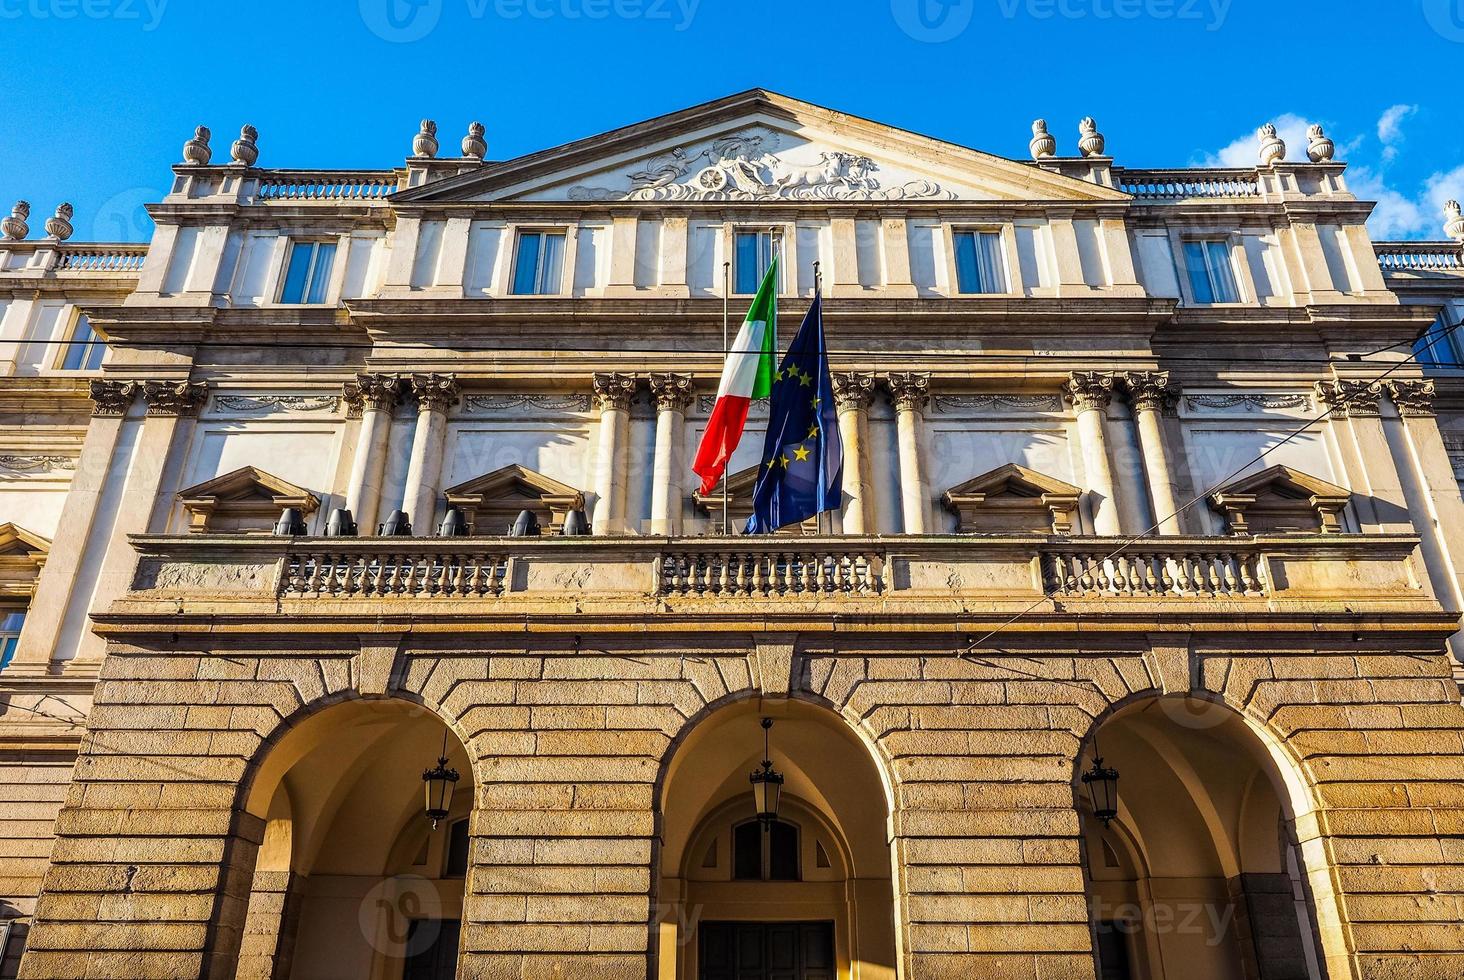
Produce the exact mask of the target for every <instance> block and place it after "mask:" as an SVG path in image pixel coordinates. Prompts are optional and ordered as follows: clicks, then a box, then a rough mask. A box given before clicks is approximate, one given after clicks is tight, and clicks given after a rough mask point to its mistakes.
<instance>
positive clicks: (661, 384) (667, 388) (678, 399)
mask: <svg viewBox="0 0 1464 980" xmlns="http://www.w3.org/2000/svg"><path fill="white" fill-rule="evenodd" d="M650 386H651V396H652V397H653V398H655V400H656V411H658V412H685V411H686V410H687V409H688V408H690V407H691V403H692V400H693V399H694V398H696V379H695V378H693V377H692V376H691V375H689V374H653V375H651V378H650ZM596 393H597V394H598V393H599V389H598V388H597V389H596ZM632 393H633V389H632ZM627 404H628V403H627Z"/></svg>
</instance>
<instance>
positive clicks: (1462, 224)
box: [1444, 201, 1464, 242]
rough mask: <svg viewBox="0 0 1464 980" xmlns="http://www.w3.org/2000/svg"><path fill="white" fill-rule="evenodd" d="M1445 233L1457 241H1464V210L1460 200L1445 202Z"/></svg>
mask: <svg viewBox="0 0 1464 980" xmlns="http://www.w3.org/2000/svg"><path fill="white" fill-rule="evenodd" d="M1444 234H1445V235H1448V236H1449V237H1450V238H1452V239H1454V241H1456V242H1464V212H1461V211H1460V208H1459V202H1458V201H1445V202H1444Z"/></svg>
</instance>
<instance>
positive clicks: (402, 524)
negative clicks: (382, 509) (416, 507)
mask: <svg viewBox="0 0 1464 980" xmlns="http://www.w3.org/2000/svg"><path fill="white" fill-rule="evenodd" d="M376 533H377V534H378V535H380V536H382V537H386V538H408V537H411V536H412V522H411V520H409V519H408V518H407V512H406V511H404V510H394V511H392V512H391V516H390V517H388V518H387V519H386V523H384V524H379V525H377V528H376Z"/></svg>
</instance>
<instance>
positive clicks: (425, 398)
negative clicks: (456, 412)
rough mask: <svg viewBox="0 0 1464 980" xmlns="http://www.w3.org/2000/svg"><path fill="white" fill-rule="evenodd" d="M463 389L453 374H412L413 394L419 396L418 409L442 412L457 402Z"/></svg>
mask: <svg viewBox="0 0 1464 980" xmlns="http://www.w3.org/2000/svg"><path fill="white" fill-rule="evenodd" d="M461 391H462V389H461V388H460V387H459V385H458V381H457V378H456V377H455V376H454V375H451V374H414V375H412V394H413V395H416V396H417V411H419V412H442V413H444V414H445V413H446V412H447V410H448V409H450V408H452V407H453V406H454V405H456V404H457V400H458V394H459V393H460V392H461Z"/></svg>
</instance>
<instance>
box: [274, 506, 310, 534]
mask: <svg viewBox="0 0 1464 980" xmlns="http://www.w3.org/2000/svg"><path fill="white" fill-rule="evenodd" d="M274 533H275V534H278V535H279V536H280V537H284V538H291V537H296V536H297V535H301V534H304V533H305V518H303V517H301V516H300V508H298V507H286V508H285V509H284V510H283V511H282V512H281V513H280V519H279V521H278V522H277V523H276V524H275V526H274Z"/></svg>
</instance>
